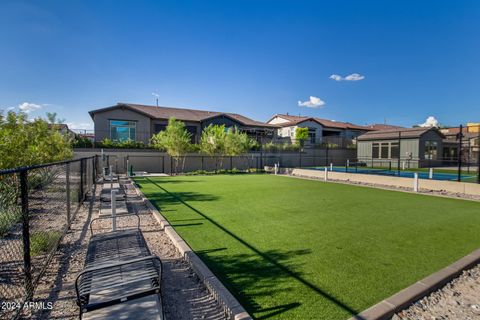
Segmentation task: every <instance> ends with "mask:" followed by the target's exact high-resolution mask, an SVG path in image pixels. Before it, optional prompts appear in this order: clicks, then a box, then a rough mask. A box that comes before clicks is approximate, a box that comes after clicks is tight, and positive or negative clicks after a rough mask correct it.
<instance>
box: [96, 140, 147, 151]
mask: <svg viewBox="0 0 480 320" xmlns="http://www.w3.org/2000/svg"><path fill="white" fill-rule="evenodd" d="M97 146H98V147H99V148H104V149H149V148H152V147H151V146H150V145H147V144H145V143H144V142H142V141H134V140H130V139H128V140H125V141H113V140H110V139H108V138H105V139H103V140H102V142H100V143H98V144H97Z"/></svg>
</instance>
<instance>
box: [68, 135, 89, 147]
mask: <svg viewBox="0 0 480 320" xmlns="http://www.w3.org/2000/svg"><path fill="white" fill-rule="evenodd" d="M72 147H74V148H91V147H93V142H92V140H90V139H89V138H86V137H82V136H80V135H77V136H75V139H74V140H73V142H72Z"/></svg>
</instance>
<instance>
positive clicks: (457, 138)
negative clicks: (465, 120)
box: [345, 125, 480, 183]
mask: <svg viewBox="0 0 480 320" xmlns="http://www.w3.org/2000/svg"><path fill="white" fill-rule="evenodd" d="M440 131H441V132H442V133H443V134H444V135H445V136H444V137H442V136H429V137H414V138H412V137H411V136H408V132H401V131H399V132H398V133H396V134H398V137H396V138H393V139H385V138H384V139H378V140H372V141H368V142H367V143H365V142H363V141H359V142H358V153H357V158H356V159H349V161H348V162H347V163H345V170H350V172H354V171H355V172H358V170H359V168H360V169H361V170H363V171H365V169H372V171H373V170H376V171H377V172H384V173H385V174H392V175H394V174H397V175H399V176H402V175H405V173H404V172H405V171H409V172H412V171H417V172H428V173H429V177H430V178H431V175H432V174H433V175H434V177H433V178H434V179H435V178H438V179H440V180H456V181H463V182H474V183H480V127H479V128H476V127H475V128H472V127H469V128H465V127H463V126H461V125H460V126H459V127H456V128H449V129H441V130H440Z"/></svg>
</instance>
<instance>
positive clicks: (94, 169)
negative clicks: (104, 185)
mask: <svg viewBox="0 0 480 320" xmlns="http://www.w3.org/2000/svg"><path fill="white" fill-rule="evenodd" d="M96 160H97V156H96V155H95V156H94V157H93V158H92V186H93V185H94V184H95V180H96V179H95V177H96V176H97V165H96V163H97V161H96Z"/></svg>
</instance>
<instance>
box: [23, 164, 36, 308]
mask: <svg viewBox="0 0 480 320" xmlns="http://www.w3.org/2000/svg"><path fill="white" fill-rule="evenodd" d="M27 174H28V172H27V170H22V171H20V197H21V202H22V239H23V268H24V275H25V293H26V297H27V301H30V300H31V299H32V296H33V287H32V268H31V260H30V223H29V222H30V221H29V220H30V217H29V214H28V178H27Z"/></svg>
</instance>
